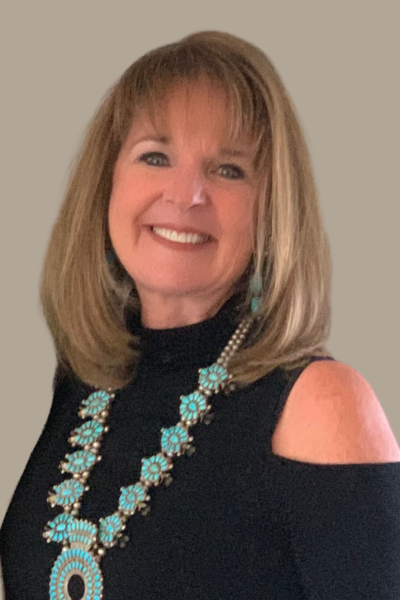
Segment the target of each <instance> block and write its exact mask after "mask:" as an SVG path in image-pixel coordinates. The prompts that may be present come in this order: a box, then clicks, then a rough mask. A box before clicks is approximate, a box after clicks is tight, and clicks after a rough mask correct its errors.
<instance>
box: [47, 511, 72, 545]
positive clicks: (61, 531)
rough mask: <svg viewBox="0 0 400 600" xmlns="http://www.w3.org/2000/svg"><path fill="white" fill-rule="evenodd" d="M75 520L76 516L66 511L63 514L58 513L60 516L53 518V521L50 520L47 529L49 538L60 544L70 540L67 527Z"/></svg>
mask: <svg viewBox="0 0 400 600" xmlns="http://www.w3.org/2000/svg"><path fill="white" fill-rule="evenodd" d="M73 520H74V517H72V516H71V515H69V514H66V513H64V514H62V515H58V517H56V518H55V519H53V521H49V522H48V523H47V526H46V529H45V532H46V534H47V535H46V537H47V539H48V540H50V541H51V542H57V543H59V544H62V543H64V542H66V541H67V540H68V531H67V527H68V524H69V523H70V522H71V521H73Z"/></svg>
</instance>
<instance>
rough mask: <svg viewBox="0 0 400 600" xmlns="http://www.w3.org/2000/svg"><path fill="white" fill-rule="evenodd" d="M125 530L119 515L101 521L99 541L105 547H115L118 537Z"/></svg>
mask: <svg viewBox="0 0 400 600" xmlns="http://www.w3.org/2000/svg"><path fill="white" fill-rule="evenodd" d="M123 528H124V523H123V521H122V519H121V517H120V516H119V515H117V514H114V515H110V516H108V517H105V518H104V519H100V527H99V540H100V542H101V543H102V544H104V546H113V545H114V544H115V542H116V541H117V536H118V534H119V533H121V531H122V530H123Z"/></svg>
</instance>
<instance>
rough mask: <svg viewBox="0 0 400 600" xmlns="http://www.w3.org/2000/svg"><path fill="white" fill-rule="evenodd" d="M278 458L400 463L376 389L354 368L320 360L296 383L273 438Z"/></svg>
mask: <svg viewBox="0 0 400 600" xmlns="http://www.w3.org/2000/svg"><path fill="white" fill-rule="evenodd" d="M272 450H273V452H274V453H275V454H277V455H280V456H284V457H287V458H291V459H293V460H299V461H305V462H312V463H324V464H329V463H335V464H336V463H379V462H397V461H399V460H400V449H399V446H398V444H397V441H396V438H395V436H394V434H393V432H392V430H391V427H390V424H389V422H388V419H387V417H386V415H385V413H384V410H383V408H382V406H381V404H380V402H379V400H378V398H377V397H376V395H375V393H374V391H373V389H372V387H371V386H370V384H369V383H368V381H366V379H364V377H363V376H362V375H361V374H360V373H359V372H358V371H357V370H356V369H354V368H353V367H351V366H349V365H347V364H345V363H342V362H338V361H325V360H324V361H315V362H313V363H311V364H310V365H309V366H308V367H306V368H305V369H304V371H303V372H302V373H301V375H300V377H299V378H298V379H297V381H296V382H295V384H294V386H293V388H292V390H291V392H290V394H289V397H288V399H287V401H286V404H285V407H284V410H283V412H282V415H281V417H280V420H279V422H278V425H277V427H276V429H275V432H274V435H273V437H272Z"/></svg>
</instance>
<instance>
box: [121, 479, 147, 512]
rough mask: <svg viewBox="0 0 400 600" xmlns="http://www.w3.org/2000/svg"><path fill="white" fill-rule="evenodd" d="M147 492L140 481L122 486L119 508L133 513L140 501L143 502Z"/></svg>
mask: <svg viewBox="0 0 400 600" xmlns="http://www.w3.org/2000/svg"><path fill="white" fill-rule="evenodd" d="M146 498H147V493H146V490H145V489H144V487H143V486H142V484H141V483H135V484H134V485H129V486H128V487H126V488H122V490H121V495H120V497H119V509H120V510H123V511H124V512H127V513H130V514H133V513H134V512H135V510H136V509H137V507H138V505H139V503H140V502H145V501H146Z"/></svg>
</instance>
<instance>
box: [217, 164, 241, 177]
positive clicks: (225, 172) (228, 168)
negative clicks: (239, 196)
mask: <svg viewBox="0 0 400 600" xmlns="http://www.w3.org/2000/svg"><path fill="white" fill-rule="evenodd" d="M219 171H220V173H221V175H222V177H225V178H226V179H244V178H245V174H244V171H243V169H241V168H240V167H237V166H236V165H221V166H220V168H219Z"/></svg>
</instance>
